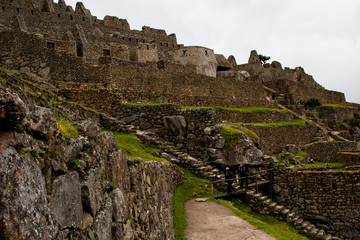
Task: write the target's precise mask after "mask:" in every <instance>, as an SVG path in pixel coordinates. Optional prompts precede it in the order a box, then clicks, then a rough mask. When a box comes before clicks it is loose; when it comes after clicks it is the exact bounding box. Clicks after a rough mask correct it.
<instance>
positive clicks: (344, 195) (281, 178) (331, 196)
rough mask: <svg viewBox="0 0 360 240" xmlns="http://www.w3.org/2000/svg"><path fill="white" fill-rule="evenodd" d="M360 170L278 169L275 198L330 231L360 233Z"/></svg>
mask: <svg viewBox="0 0 360 240" xmlns="http://www.w3.org/2000/svg"><path fill="white" fill-rule="evenodd" d="M359 181H360V172H359V171H342V172H313V171H309V172H306V171H301V172H300V171H296V170H292V169H285V168H283V167H279V168H278V169H277V170H276V171H275V182H274V183H275V185H274V190H275V192H276V193H277V195H276V197H275V201H276V202H277V203H279V204H282V205H285V207H287V208H289V209H291V210H292V211H294V212H296V213H298V214H299V215H300V216H302V218H304V219H305V220H308V221H310V222H311V223H314V224H315V225H316V226H317V227H319V228H322V229H324V230H325V231H326V232H327V233H329V234H332V235H334V236H338V237H341V238H342V239H357V238H358V237H359V236H360V218H359V216H360V204H359V198H360V184H359Z"/></svg>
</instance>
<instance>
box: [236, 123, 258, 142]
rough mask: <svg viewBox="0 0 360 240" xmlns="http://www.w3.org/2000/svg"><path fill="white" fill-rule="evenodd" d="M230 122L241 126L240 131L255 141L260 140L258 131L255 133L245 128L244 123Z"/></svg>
mask: <svg viewBox="0 0 360 240" xmlns="http://www.w3.org/2000/svg"><path fill="white" fill-rule="evenodd" d="M229 124H230V125H234V126H237V127H239V128H240V129H238V131H239V132H241V133H243V134H245V135H246V136H248V137H249V138H250V139H251V141H253V142H254V143H257V142H258V136H257V135H256V133H254V132H253V131H251V130H250V129H247V128H244V127H243V126H242V124H240V123H229Z"/></svg>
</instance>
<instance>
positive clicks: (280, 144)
mask: <svg viewBox="0 0 360 240" xmlns="http://www.w3.org/2000/svg"><path fill="white" fill-rule="evenodd" d="M246 127H247V128H249V129H250V130H252V131H253V132H255V133H256V135H257V136H258V137H259V138H260V145H261V150H262V151H263V153H264V154H270V155H271V154H274V153H275V154H276V153H279V152H281V151H282V149H284V148H285V146H286V145H288V144H296V145H298V146H302V145H305V144H306V143H308V142H310V141H311V140H312V138H313V136H314V135H315V134H316V132H317V127H316V126H315V125H308V126H287V127H262V126H254V125H250V124H248V125H246Z"/></svg>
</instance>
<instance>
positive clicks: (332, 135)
mask: <svg viewBox="0 0 360 240" xmlns="http://www.w3.org/2000/svg"><path fill="white" fill-rule="evenodd" d="M263 87H264V89H265V90H267V91H268V92H271V93H276V92H277V91H275V90H274V89H271V88H269V87H266V86H263ZM282 95H283V94H282ZM282 97H283V96H282ZM281 99H282V98H281ZM277 100H278V98H277ZM277 105H278V107H279V108H281V109H284V110H287V111H289V112H290V113H291V114H292V115H294V116H296V117H298V118H300V119H303V120H305V121H307V122H309V121H310V120H309V119H308V118H307V117H306V116H304V115H300V114H298V113H297V112H295V111H292V110H290V109H288V108H287V107H285V106H284V105H282V104H280V103H277ZM313 123H314V124H315V126H316V127H317V128H318V129H320V130H321V131H322V133H323V134H322V136H321V137H320V138H321V139H320V138H319V140H323V139H324V138H325V140H326V141H332V140H334V139H335V140H338V141H345V142H348V141H349V140H348V139H346V138H343V137H341V136H339V135H338V134H337V133H336V132H331V131H328V129H326V128H325V127H323V126H321V125H320V124H318V123H316V122H313Z"/></svg>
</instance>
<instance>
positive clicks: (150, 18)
mask: <svg viewBox="0 0 360 240" xmlns="http://www.w3.org/2000/svg"><path fill="white" fill-rule="evenodd" d="M65 2H66V4H68V5H71V6H73V7H74V8H75V4H76V2H77V1H75V0H65ZM82 2H83V3H84V5H85V7H86V8H88V9H89V10H90V11H91V13H92V15H94V16H97V17H98V18H99V19H103V18H104V16H105V15H111V16H117V17H119V18H124V19H127V21H128V22H129V24H130V28H131V29H138V30H141V28H142V26H144V25H146V26H150V27H153V28H158V29H165V31H166V32H167V34H170V33H176V37H177V41H178V43H179V44H184V45H185V46H204V47H208V48H211V49H214V51H215V53H217V54H224V55H225V57H228V56H229V55H234V56H235V59H236V61H237V63H238V64H242V63H246V62H247V60H248V57H249V54H250V51H251V50H253V49H255V50H257V52H258V53H259V54H262V55H266V56H270V57H271V59H270V61H274V60H276V61H279V62H280V63H281V64H282V66H283V67H291V68H295V67H297V66H302V67H303V68H304V69H305V72H306V73H308V74H310V75H312V76H313V77H314V79H315V80H316V81H317V82H318V83H319V84H321V85H322V86H324V87H325V88H327V89H329V90H335V91H340V92H344V93H345V97H346V100H347V101H349V102H357V103H360V59H358V58H357V57H359V56H360V1H359V0H345V1H339V0H301V1H293V0H271V1H268V0H181V1H178V0H137V1H120V0H101V1H99V0H83V1H82Z"/></svg>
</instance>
